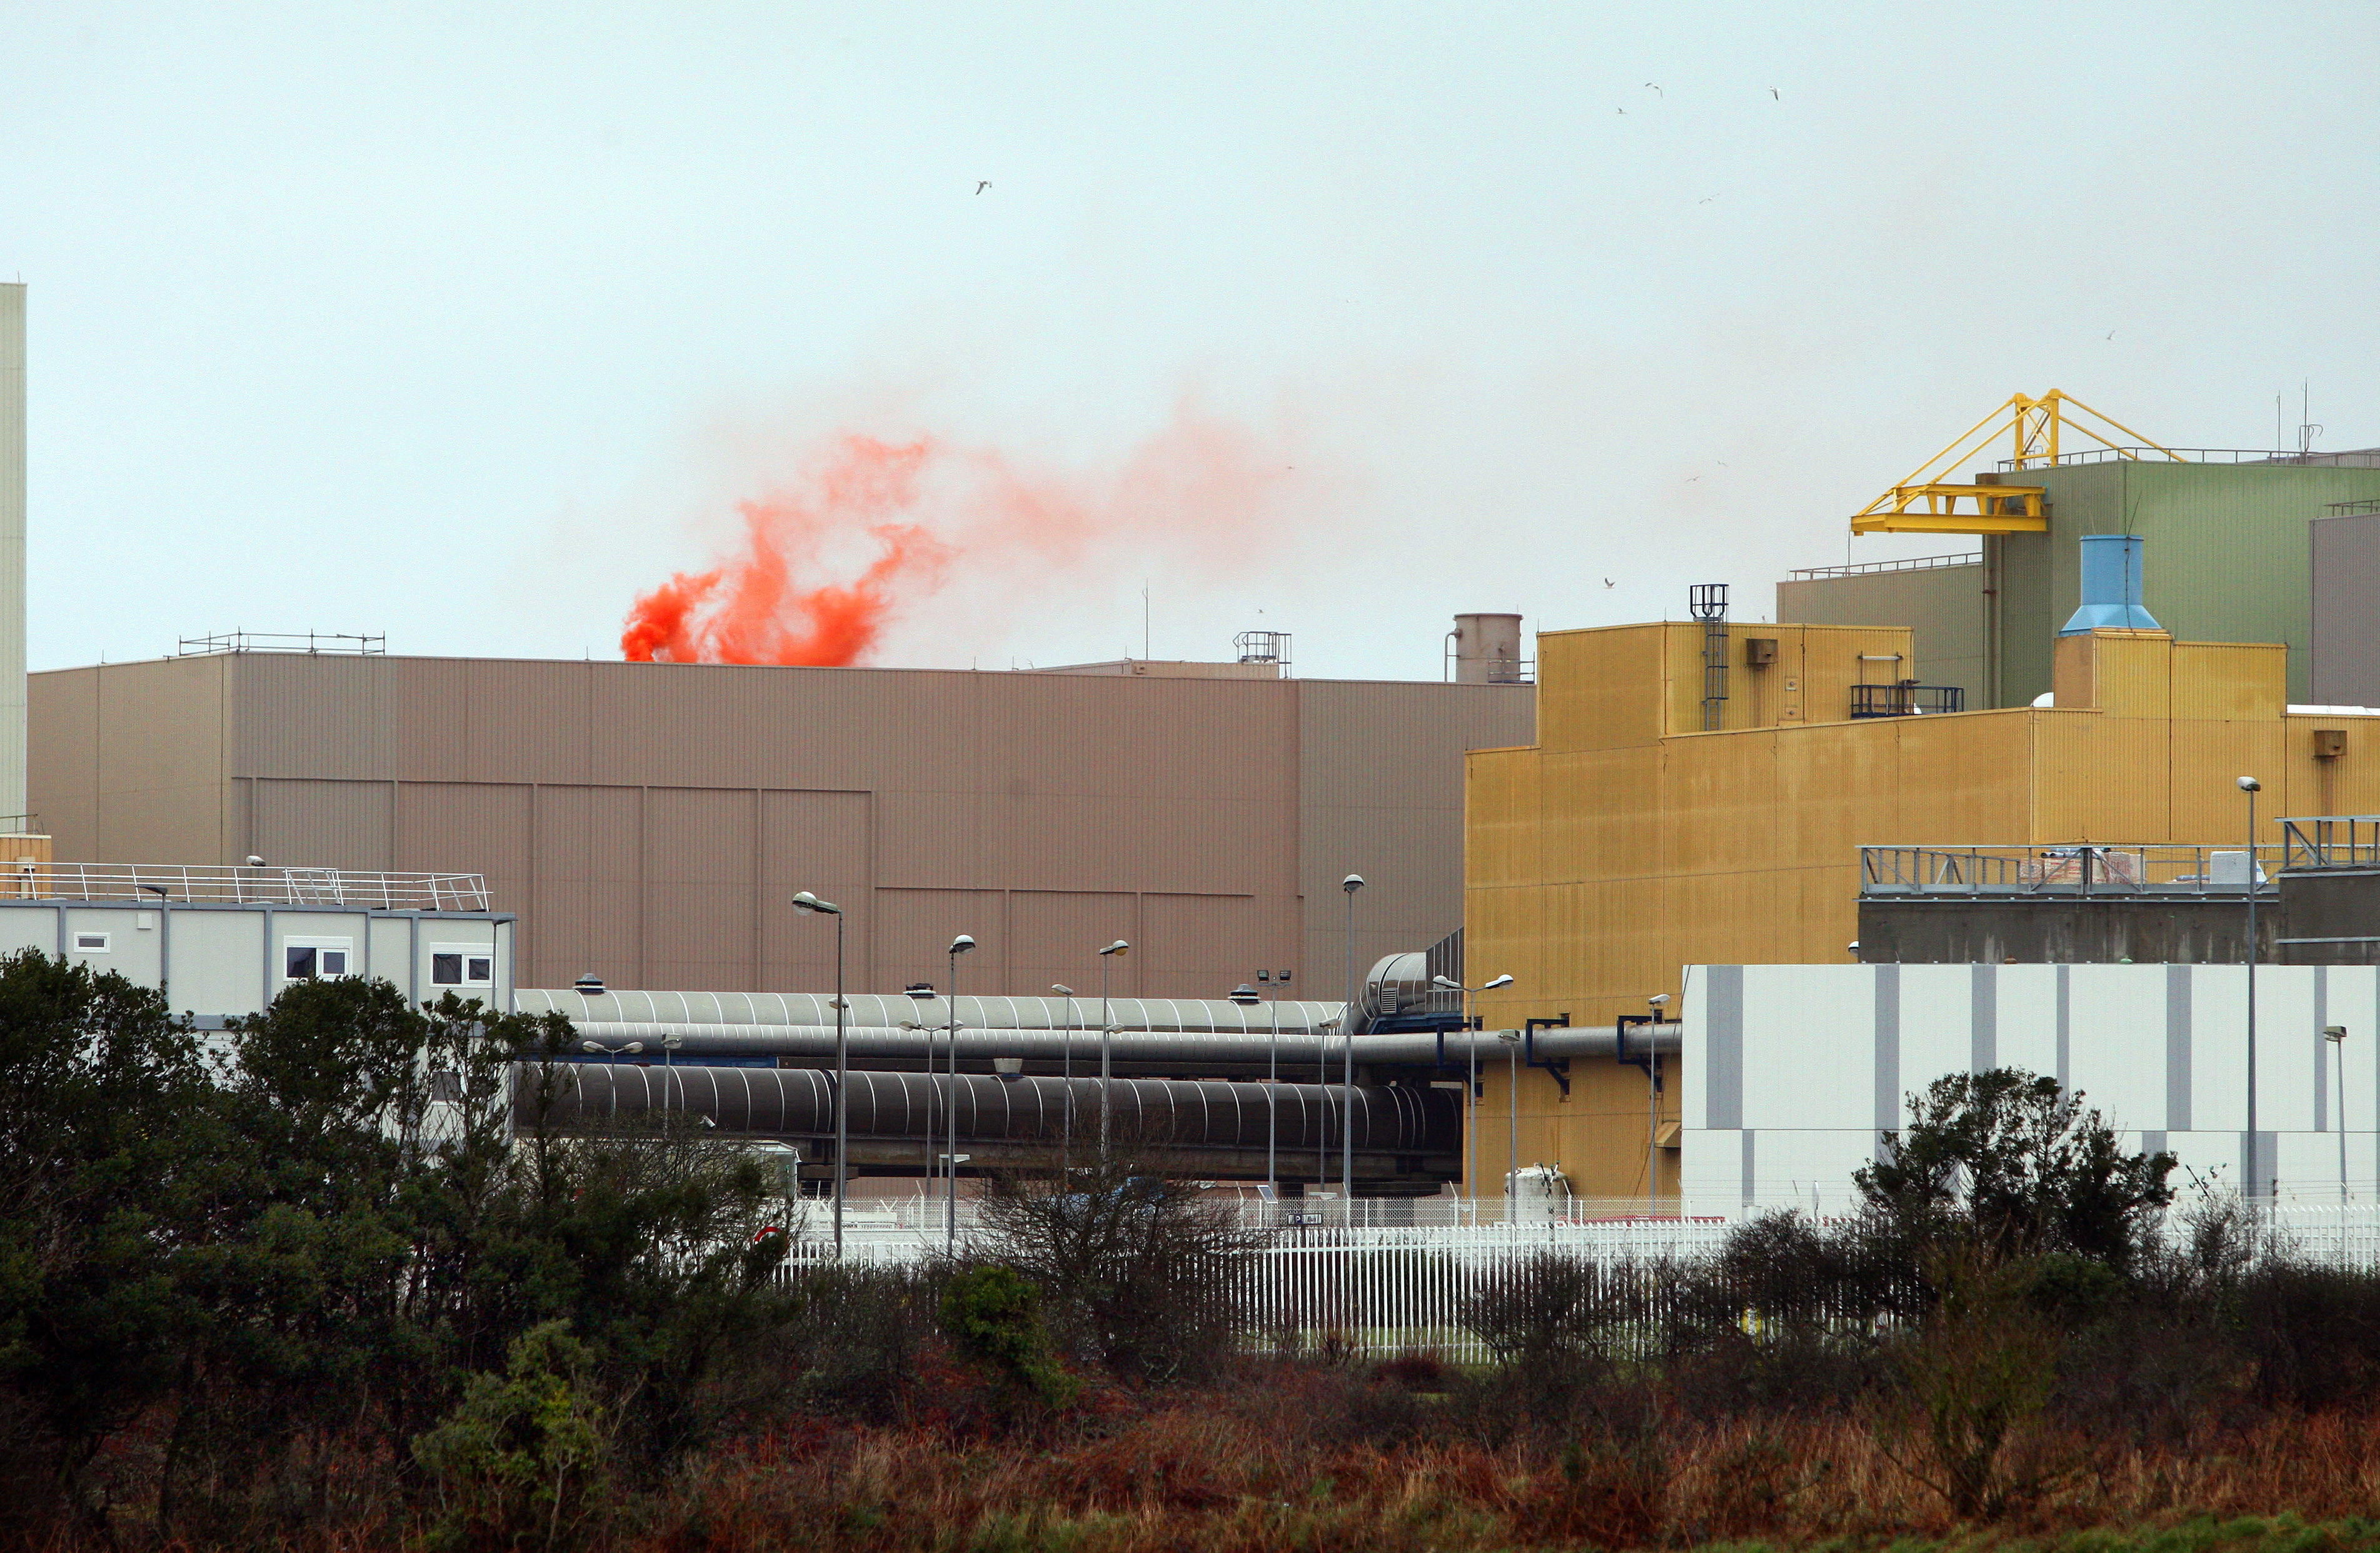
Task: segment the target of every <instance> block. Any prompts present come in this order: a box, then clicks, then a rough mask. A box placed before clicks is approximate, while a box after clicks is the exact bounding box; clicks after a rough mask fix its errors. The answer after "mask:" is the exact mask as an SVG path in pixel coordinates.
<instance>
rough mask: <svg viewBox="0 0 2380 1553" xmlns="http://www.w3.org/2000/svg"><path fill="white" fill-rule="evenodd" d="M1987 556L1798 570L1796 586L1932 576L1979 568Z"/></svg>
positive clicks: (1935, 557) (1974, 554) (1971, 554)
mask: <svg viewBox="0 0 2380 1553" xmlns="http://www.w3.org/2000/svg"><path fill="white" fill-rule="evenodd" d="M1983 560H1984V552H1982V551H1980V550H1970V551H1965V552H1961V553H1960V554H1957V555H1913V556H1911V557H1909V558H1908V559H1907V560H1903V561H1860V562H1855V563H1853V564H1851V565H1848V566H1796V567H1794V568H1793V580H1794V581H1795V582H1817V581H1819V580H1821V579H1823V578H1826V577H1864V576H1874V575H1875V574H1876V573H1878V572H1930V571H1932V570H1934V569H1935V568H1936V567H1937V566H1979V565H1981V564H1983Z"/></svg>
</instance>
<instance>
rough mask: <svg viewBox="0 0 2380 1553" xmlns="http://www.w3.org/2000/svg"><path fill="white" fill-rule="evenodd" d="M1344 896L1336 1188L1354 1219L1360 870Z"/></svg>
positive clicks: (1344, 883) (1350, 877) (1344, 886)
mask: <svg viewBox="0 0 2380 1553" xmlns="http://www.w3.org/2000/svg"><path fill="white" fill-rule="evenodd" d="M1339 888H1340V889H1341V890H1342V891H1343V892H1346V896H1347V1017H1346V1018H1345V1019H1343V1020H1342V1021H1340V1025H1341V1034H1342V1036H1344V1037H1345V1042H1344V1044H1345V1047H1346V1051H1347V1065H1346V1070H1345V1072H1344V1074H1342V1078H1343V1079H1344V1083H1342V1085H1341V1086H1340V1087H1341V1091H1342V1095H1343V1096H1344V1099H1343V1101H1342V1104H1341V1106H1340V1108H1339V1111H1340V1114H1339V1190H1340V1191H1342V1193H1344V1194H1346V1197H1347V1222H1348V1223H1350V1224H1353V1223H1354V1221H1355V892H1356V891H1358V890H1361V889H1362V888H1364V876H1363V875H1362V874H1349V875H1348V876H1347V877H1346V878H1345V879H1342V880H1340V881H1339Z"/></svg>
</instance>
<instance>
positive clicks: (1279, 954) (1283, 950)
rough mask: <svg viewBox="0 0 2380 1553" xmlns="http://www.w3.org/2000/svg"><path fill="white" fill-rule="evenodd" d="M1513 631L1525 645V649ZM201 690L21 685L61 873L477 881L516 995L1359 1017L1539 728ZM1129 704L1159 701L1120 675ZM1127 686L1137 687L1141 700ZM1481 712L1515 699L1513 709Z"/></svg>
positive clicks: (1006, 702) (1012, 688)
mask: <svg viewBox="0 0 2380 1553" xmlns="http://www.w3.org/2000/svg"><path fill="white" fill-rule="evenodd" d="M1504 618H1506V619H1510V620H1512V624H1513V626H1514V627H1515V630H1514V635H1515V636H1516V635H1517V624H1518V622H1517V619H1516V618H1514V617H1504ZM215 645H224V646H229V647H231V648H232V649H234V650H225V651H206V652H196V653H193V654H191V655H188V656H179V657H174V658H167V659H161V660H154V661H144V662H134V663H125V664H115V663H110V664H106V665H104V666H100V667H91V668H81V669H70V670H61V671H57V672H54V673H41V674H36V675H34V676H32V680H31V707H32V711H31V719H32V724H31V725H32V736H33V758H32V763H31V770H30V793H31V802H32V806H33V807H34V808H35V810H37V811H38V813H39V814H40V816H41V819H42V824H43V826H44V827H45V828H46V829H47V830H49V831H50V832H51V833H52V834H53V835H54V836H55V843H56V848H57V853H58V855H60V856H62V857H68V858H74V859H77V860H81V861H89V862H127V863H128V862H135V861H137V862H142V863H190V864H205V865H213V866H228V865H233V864H237V863H239V862H240V861H241V860H242V859H244V858H246V857H248V856H250V855H256V856H261V857H262V858H265V859H267V860H268V861H269V862H273V863H302V864H305V865H309V866H314V867H336V868H349V869H359V870H368V871H377V870H403V871H419V872H470V873H478V874H483V875H484V876H486V878H487V880H488V885H489V889H490V891H491V892H492V907H493V909H495V910H497V911H499V912H502V913H506V914H510V915H513V916H517V917H518V918H519V924H520V925H519V929H518V931H519V934H520V943H519V956H520V971H521V974H520V978H519V979H520V981H521V983H522V984H523V985H524V986H544V987H561V986H567V985H568V984H569V983H571V982H572V981H573V980H574V979H576V978H577V977H579V976H581V975H586V974H592V975H594V976H597V977H601V979H602V980H603V981H604V982H605V983H606V984H607V985H610V986H613V987H617V988H629V989H638V988H642V989H683V990H688V991H698V990H712V989H717V990H733V991H771V990H784V991H794V990H799V991H810V990H815V989H819V988H821V987H832V986H833V985H834V973H835V965H834V933H833V930H832V928H831V927H825V926H822V925H821V924H820V923H818V922H815V921H807V920H804V919H802V918H801V917H799V916H797V915H796V914H795V911H794V909H793V908H792V906H791V905H790V904H788V903H789V901H790V899H791V897H792V895H793V894H794V892H795V891H797V890H810V891H814V892H817V893H818V894H820V895H821V896H825V897H827V898H828V899H830V900H833V901H837V902H839V903H841V904H844V906H845V907H846V908H847V910H848V912H849V916H848V917H847V922H848V928H849V935H848V937H849V941H848V944H847V959H848V972H847V974H848V978H849V985H850V986H852V987H854V988H856V989H868V990H872V991H888V992H889V991H897V990H899V989H901V988H902V987H903V986H905V985H906V984H908V983H910V982H913V981H920V980H925V981H936V980H941V979H942V977H944V975H945V973H946V969H947V968H946V966H945V965H944V964H943V960H942V953H941V951H942V949H943V946H944V945H946V944H947V943H948V942H949V941H950V940H951V938H952V936H953V934H956V933H966V934H969V935H971V936H972V937H973V938H974V939H975V940H976V942H977V945H978V946H979V947H978V949H977V952H975V953H974V954H972V955H971V956H970V957H969V958H968V959H967V960H966V962H965V964H964V965H962V966H961V967H960V974H961V976H962V977H963V989H964V990H965V991H966V992H970V993H972V992H982V993H985V994H988V995H998V994H1006V993H1019V994H1038V993H1040V992H1043V991H1046V990H1047V989H1048V988H1049V987H1050V984H1052V983H1059V982H1062V983H1067V984H1071V985H1075V986H1077V987H1082V986H1086V985H1093V986H1095V985H1096V981H1097V977H1098V975H1099V968H1098V967H1099V961H1098V959H1097V957H1096V955H1095V951H1096V950H1097V949H1098V948H1099V946H1101V945H1103V944H1105V943H1108V942H1110V941H1111V940H1115V939H1119V938H1121V939H1125V940H1129V941H1130V942H1131V943H1132V944H1133V945H1134V946H1135V949H1134V952H1132V953H1131V954H1130V955H1129V956H1125V957H1122V958H1121V959H1120V960H1119V962H1118V963H1117V964H1115V965H1113V966H1112V967H1111V971H1112V977H1113V981H1114V989H1115V990H1116V991H1118V992H1122V993H1128V994H1132V995H1135V996H1148V997H1203V998H1216V997H1220V996H1222V995H1223V994H1224V993H1226V992H1228V991H1229V990H1230V989H1232V988H1233V987H1234V986H1236V985H1238V984H1239V983H1241V982H1243V981H1252V980H1254V979H1255V978H1256V977H1257V975H1258V973H1259V972H1264V973H1267V974H1268V975H1269V977H1271V978H1274V979H1276V980H1285V981H1286V982H1287V984H1288V986H1289V988H1290V989H1291V991H1292V992H1293V994H1294V993H1299V992H1305V991H1307V989H1312V993H1313V994H1315V995H1328V996H1331V997H1338V998H1343V996H1344V988H1345V985H1346V980H1347V970H1346V967H1347V965H1348V963H1349V960H1350V958H1351V954H1350V944H1349V940H1348V939H1347V934H1346V925H1347V921H1348V904H1347V901H1346V898H1345V897H1344V896H1343V895H1342V892H1341V890H1340V888H1339V885H1340V880H1341V879H1342V877H1343V876H1344V875H1346V874H1348V873H1350V872H1355V873H1360V874H1362V875H1363V876H1364V877H1365V879H1366V880H1367V881H1368V887H1367V888H1366V890H1365V891H1364V892H1363V893H1362V895H1361V896H1360V898H1359V899H1358V900H1357V901H1356V902H1355V909H1354V941H1353V945H1352V959H1353V961H1354V967H1355V969H1356V970H1358V971H1360V970H1362V969H1363V968H1364V967H1365V966H1366V965H1370V964H1371V963H1372V962H1373V961H1374V960H1376V959H1378V957H1379V956H1381V955H1383V954H1386V953H1389V952H1394V951H1401V950H1406V949H1411V948H1414V947H1416V946H1427V945H1428V944H1430V943H1433V942H1436V941H1437V940H1439V939H1441V938H1443V937H1445V936H1447V935H1448V934H1450V933H1451V932H1452V931H1453V930H1454V929H1455V928H1458V927H1459V926H1460V925H1461V921H1462V912H1463V885H1462V850H1463V823H1462V783H1463V755H1464V753H1465V752H1466V751H1468V750H1471V749H1475V748H1480V747H1485V746H1499V745H1509V744H1513V743H1519V742H1524V741H1525V740H1526V739H1527V738H1528V737H1529V732H1530V729H1531V727H1532V726H1533V710H1534V708H1533V692H1532V690H1531V688H1530V687H1529V686H1527V685H1525V684H1519V683H1512V680H1514V679H1515V678H1517V675H1515V674H1513V673H1512V672H1511V670H1510V668H1509V667H1507V666H1505V665H1503V664H1501V663H1500V661H1491V660H1490V659H1489V658H1488V657H1487V656H1485V655H1484V654H1485V651H1486V649H1483V650H1482V653H1476V654H1472V655H1470V656H1468V657H1466V658H1464V659H1463V661H1462V662H1461V663H1460V664H1459V665H1458V668H1459V673H1456V674H1455V675H1454V677H1453V678H1452V679H1451V681H1450V682H1449V683H1443V684H1430V683H1421V684H1397V683H1374V682H1344V681H1329V680H1301V679H1288V678H1282V677H1281V667H1280V664H1279V663H1278V662H1277V661H1272V662H1260V663H1257V664H1250V665H1242V664H1227V665H1222V666H1221V669H1222V671H1223V675H1222V677H1217V676H1216V675H1210V674H1208V673H1205V672H1203V670H1204V669H1205V668H1206V667H1207V666H1198V665H1178V664H1177V665H1165V664H1126V665H1123V666H1122V667H1121V668H1119V667H1117V666H1106V672H1101V667H1102V666H1098V665H1092V666H1087V671H1088V672H1064V671H1059V672H1044V673H961V672H945V671H934V670H902V669H807V668H767V667H744V666H735V665H707V664H704V665H698V664H662V663H616V662H605V663H596V662H576V663H574V662H535V661H487V660H451V659H428V658H403V657H394V656H385V655H380V654H376V653H363V654H355V653H348V654H341V653H334V652H327V651H319V652H303V651H300V652H271V651H255V650H237V649H238V648H240V647H242V646H243V645H246V644H244V643H243V642H241V641H240V640H238V639H234V640H232V641H230V642H228V643H223V644H215ZM1142 669H1146V670H1147V671H1148V672H1147V673H1141V672H1138V671H1140V670H1142ZM1126 671H1130V672H1126ZM1500 681H1501V682H1500ZM1085 978H1090V981H1089V982H1088V983H1087V982H1086V979H1085Z"/></svg>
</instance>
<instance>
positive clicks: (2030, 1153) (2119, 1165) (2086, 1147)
mask: <svg viewBox="0 0 2380 1553" xmlns="http://www.w3.org/2000/svg"><path fill="white" fill-rule="evenodd" d="M2082 1101H2083V1096H2082V1095H2081V1094H2080V1093H2079V1092H2077V1093H2075V1094H2072V1095H2068V1094H2065V1093H2064V1092H2062V1091H2061V1090H2059V1088H2058V1082H2057V1080H2055V1079H2048V1078H2040V1077H2037V1076H2035V1075H2034V1074H2029V1073H2025V1072H2023V1071H2022V1070H2021V1069H2016V1068H1995V1069H1993V1070H1991V1071H1990V1072H1988V1073H1981V1074H1948V1075H1946V1076H1944V1077H1941V1078H1937V1079H1936V1080H1935V1081H1934V1082H1933V1084H1932V1085H1930V1086H1927V1088H1926V1091H1925V1095H1924V1096H1923V1097H1913V1098H1912V1100H1911V1110H1912V1111H1913V1118H1914V1119H1913V1121H1912V1122H1911V1123H1910V1125H1909V1126H1908V1128H1907V1129H1906V1130H1905V1131H1902V1132H1900V1133H1888V1134H1886V1135H1885V1147H1884V1148H1883V1149H1882V1150H1881V1151H1879V1154H1878V1157H1877V1159H1876V1162H1875V1163H1874V1164H1872V1165H1870V1166H1867V1167H1866V1168H1864V1169H1863V1170H1861V1171H1857V1172H1855V1174H1854V1176H1853V1180H1854V1181H1855V1182H1856V1183H1857V1184H1858V1186H1859V1189H1860V1193H1861V1195H1863V1196H1864V1197H1865V1198H1866V1199H1867V1203H1868V1206H1869V1207H1871V1208H1873V1209H1875V1210H1876V1211H1877V1212H1878V1213H1880V1214H1882V1215H1883V1216H1885V1218H1886V1219H1888V1221H1889V1222H1890V1223H1891V1224H1892V1225H1894V1226H1895V1227H1896V1228H1897V1229H1898V1230H1899V1231H1900V1232H1901V1233H1902V1234H1903V1235H1904V1236H1906V1237H1907V1238H1908V1239H1909V1241H1910V1242H1911V1243H1912V1244H1923V1243H1925V1242H1926V1241H1930V1240H1933V1239H1936V1238H1937V1237H1939V1236H1941V1235H1943V1234H1946V1233H1956V1234H1959V1235H1961V1236H1970V1235H1971V1236H1974V1237H1978V1238H1980V1239H1981V1240H1982V1241H1983V1242H1985V1244H1988V1245H1990V1246H1991V1247H1992V1248H1993V1249H1994V1250H1995V1251H1996V1252H1997V1253H1998V1255H2000V1256H2038V1255H2040V1254H2042V1253H2045V1252H2051V1251H2063V1252H2070V1253H2072V1254H2073V1255H2075V1256H2084V1257H2088V1258H2090V1259H2092V1260H2094V1261H2097V1262H2103V1263H2106V1264H2107V1265H2108V1266H2111V1267H2119V1268H2121V1267H2126V1266H2129V1265H2130V1264H2131V1262H2132V1260H2133V1259H2134V1257H2135V1256H2137V1255H2138V1253H2139V1252H2140V1250H2141V1248H2142V1245H2143V1241H2144V1239H2145V1236H2146V1232H2147V1230H2148V1228H2149V1226H2150V1225H2151V1224H2152V1223H2153V1222H2154V1221H2155V1219H2156V1217H2157V1216H2158V1215H2160V1214H2161V1213H2162V1212H2163V1211H2164V1209H2165V1207H2166V1205H2168V1203H2170V1202H2171V1201H2172V1200H2173V1191H2172V1188H2170V1187H2169V1186H2168V1185H2167V1184H2166V1178H2167V1177H2168V1175H2170V1174H2171V1173H2172V1171H2173V1169H2174V1158H2173V1156H2172V1155H2170V1154H2155V1155H2140V1154H2126V1153H2124V1152H2123V1151H2122V1150H2121V1149H2119V1147H2117V1144H2116V1135H2115V1134H2114V1132H2113V1131H2112V1130H2110V1129H2109V1128H2108V1126H2107V1123H2106V1122H2103V1121H2102V1120H2101V1119H2100V1117H2099V1113H2098V1112H2097V1111H2095V1110H2084V1109H2083V1104H2082Z"/></svg>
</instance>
